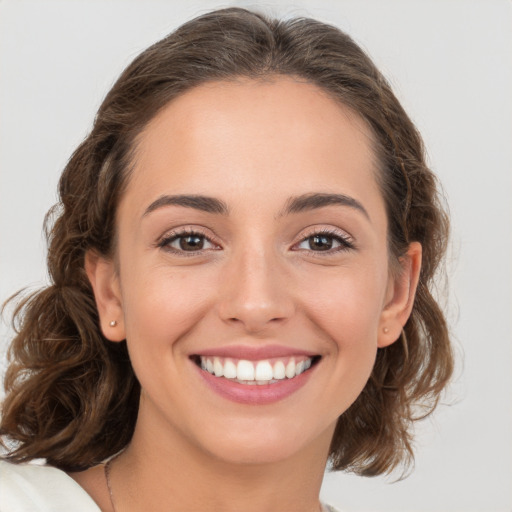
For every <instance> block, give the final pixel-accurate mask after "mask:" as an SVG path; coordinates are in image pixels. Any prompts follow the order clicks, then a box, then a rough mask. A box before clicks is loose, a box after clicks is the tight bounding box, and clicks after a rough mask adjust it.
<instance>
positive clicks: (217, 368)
mask: <svg viewBox="0 0 512 512" xmlns="http://www.w3.org/2000/svg"><path fill="white" fill-rule="evenodd" d="M213 373H215V377H222V376H223V375H224V367H223V366H222V363H221V362H220V359H219V358H218V357H214V358H213Z"/></svg>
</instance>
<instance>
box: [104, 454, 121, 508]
mask: <svg viewBox="0 0 512 512" xmlns="http://www.w3.org/2000/svg"><path fill="white" fill-rule="evenodd" d="M118 456H119V454H117V455H115V456H114V457H112V458H111V459H109V460H108V461H107V462H106V463H105V465H104V467H103V469H104V472H105V482H106V483H107V489H108V495H109V497H110V504H111V505H112V510H113V511H114V512H117V510H116V506H115V504H114V493H113V492H112V484H111V483H110V466H111V464H112V462H114V460H115V459H117V457H118Z"/></svg>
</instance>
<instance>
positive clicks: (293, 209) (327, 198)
mask: <svg viewBox="0 0 512 512" xmlns="http://www.w3.org/2000/svg"><path fill="white" fill-rule="evenodd" d="M331 205H340V206H348V207H349V208H354V209H355V210H359V211H360V212H361V213H363V215H364V216H365V217H366V218H367V219H368V220H370V215H368V212H367V211H366V209H365V207H364V206H363V205H362V204H361V203H360V202H359V201H358V200H357V199H354V198H353V197H350V196H346V195H344V194H324V193H312V194H303V195H301V196H297V197H291V198H290V199H289V200H288V201H287V205H286V207H285V209H284V211H283V212H282V213H281V214H280V216H283V215H288V214H290V213H299V212H304V211H308V210H315V209H317V208H323V207H325V206H331Z"/></svg>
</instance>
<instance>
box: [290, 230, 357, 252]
mask: <svg viewBox="0 0 512 512" xmlns="http://www.w3.org/2000/svg"><path fill="white" fill-rule="evenodd" d="M353 248H354V244H353V243H352V240H351V239H350V238H349V237H348V236H347V235H345V234H341V233H338V232H336V233H332V234H331V233H329V232H325V233H323V232H320V233H314V234H313V235H310V236H308V237H306V238H304V239H302V241H301V242H300V243H298V244H297V245H296V246H295V250H302V251H304V250H305V251H313V252H326V253H335V252H338V251H344V250H348V249H353Z"/></svg>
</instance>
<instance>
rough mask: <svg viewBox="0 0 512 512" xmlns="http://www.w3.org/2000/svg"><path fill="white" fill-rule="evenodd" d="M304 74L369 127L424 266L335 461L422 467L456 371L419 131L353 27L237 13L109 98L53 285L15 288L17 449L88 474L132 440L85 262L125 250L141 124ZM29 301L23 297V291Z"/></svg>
mask: <svg viewBox="0 0 512 512" xmlns="http://www.w3.org/2000/svg"><path fill="white" fill-rule="evenodd" d="M276 75H287V76H292V77H295V78H298V79H301V80H305V81H307V82H310V83H313V84H315V85H317V86H318V87H320V88H321V89H322V90H324V91H326V92H328V93H329V94H330V95H331V97H332V98H334V99H335V100H336V101H338V102H340V103H341V104H343V105H345V106H347V107H348V108H350V109H352V110H353V111H354V112H356V113H357V114H358V115H359V116H360V117H361V118H362V119H364V120H365V121H366V123H367V124H368V126H369V127H370V128H371V131H372V132H373V136H374V146H375V149H374V150H375V154H376V157H377V160H378V162H379V173H378V180H379V184H380V187H381V191H382V195H383V197H384V200H385V203H386V207H387V215H388V220H389V233H388V240H389V251H390V255H391V259H392V260H393V261H394V262H395V263H396V262H397V261H398V258H399V257H400V256H401V255H403V254H404V253H405V251H406V249H407V247H408V245H409V243H410V242H412V241H417V242H420V243H421V245H422V247H423V264H422V269H421V275H420V280H419V286H418V290H417V295H416V299H415V302H414V307H413V311H412V314H411V316H410V318H409V320H408V322H407V324H406V325H405V328H404V331H403V334H402V342H397V343H394V344H392V345H390V346H388V347H386V348H383V349H379V350H378V353H377V358H376V363H375V367H374V369H373V373H372V374H371V377H370V380H369V381H368V383H367V385H366V387H365V388H364V390H363V392H362V394H361V395H360V396H359V398H358V399H357V400H356V402H355V403H354V404H353V405H352V406H351V407H350V408H349V409H348V410H347V411H346V412H345V413H344V414H343V415H342V416H341V417H340V418H339V420H338V423H337V427H336V430H335V434H334V437H333V440H332V445H331V449H330V463H331V467H332V469H336V470H341V469H345V470H349V471H353V472H356V473H358V474H362V475H377V474H380V473H385V472H390V471H391V470H393V469H394V468H395V467H397V466H399V465H400V464H401V463H404V464H407V463H408V462H410V461H411V460H412V455H413V451H412V447H411V434H410V430H411V426H412V423H413V421H414V420H416V419H418V417H422V416H425V415H427V414H428V413H430V412H431V411H432V410H433V409H434V407H435V406H436V404H437V402H438V400H439V396H440V393H441V391H442V390H443V388H444V387H445V385H446V383H447V382H448V380H449V378H450V375H451V373H452V367H453V358H452V351H451V347H450V340H449V335H448V329H447V325H446V321H445V317H444V315H443V312H442V311H441V309H440V307H439V306H438V304H437V303H436V301H435V300H434V298H433V297H432V295H431V290H432V287H433V285H434V281H433V278H434V276H435V274H436V270H437V269H438V267H439V264H440V262H441V261H442V258H443V255H444V253H445V249H446V244H447V237H448V220H447V215H446V213H445V210H444V209H443V206H442V202H441V201H440V195H439V190H438V185H437V183H436V178H435V176H434V175H433V173H432V172H431V171H430V170H429V168H428V166H427V164H426V162H425V153H424V148H423V144H422V140H421V137H420V135H419V133H418V131H417V130H416V128H415V126H414V125H413V123H412V122H411V120H410V119H409V117H408V116H407V114H406V113H405V112H404V110H403V108H402V107H401V105H400V103H399V102H398V100H397V99H396V97H395V96H394V94H393V92H392V91H391V88H390V86H389V84H388V83H387V82H386V80H385V79H384V77H383V76H382V75H381V74H380V72H379V71H378V70H377V69H376V67H375V65H374V64H373V63H372V61H371V60H370V58H369V57H368V56H367V55H366V54H365V53H364V52H363V50H362V49H361V48H360V47H359V46H358V45H357V44H356V43H355V42H354V41H353V40H352V39H351V38H350V37H349V36H348V35H346V34H345V33H343V32H342V31H340V30H339V29H337V28H335V27H333V26H330V25H327V24H324V23H321V22H319V21H316V20H312V19H306V18H296V19H291V20H286V21H280V20H276V19H270V18H267V17H265V16H263V15H260V14H257V13H254V12H251V11H248V10H245V9H239V8H230V9H223V10H218V11H214V12H211V13H209V14H206V15H203V16H200V17H198V18H196V19H193V20H192V21H190V22H188V23H186V24H184V25H182V26H181V27H180V28H178V29H177V30H176V31H175V32H173V33H171V34H170V35H169V36H167V37H166V38H164V39H162V40H161V41H159V42H157V43H156V44H154V45H153V46H151V47H150V48H148V49H147V50H145V51H144V52H143V53H141V54H140V55H139V56H138V57H137V58H136V59H135V60H134V61H133V62H132V64H130V65H129V66H128V68H127V69H126V70H125V71H124V72H123V73H122V75H121V77H120V78H119V79H118V81H117V82H116V83H115V85H114V86H113V87H112V89H111V90H110V92H109V93H108V94H107V96H106V98H105V100H104V101H103V103H102V105H101V107H100V109H99V111H98V113H97V116H96V118H95V121H94V125H93V128H92V131H91V132H90V134H89V135H88V137H87V138H86V139H85V140H84V141H83V142H82V143H81V144H80V146H79V147H78V148H77V150H76V151H75V152H74V153H73V155H72V157H71V159H70V160H69V162H68V164H67V165H66V167H65V169H64V171H63V174H62V176H61V179H60V183H59V192H60V202H59V203H58V204H57V205H56V206H54V207H53V209H52V210H50V212H49V213H48V215H47V217H46V220H45V225H46V234H47V238H48V243H49V249H48V268H49V273H50V277H51V283H52V284H51V285H50V286H48V287H46V288H44V289H42V290H40V291H37V292H35V293H33V294H31V295H29V296H19V295H18V296H17V298H16V300H15V302H16V308H15V311H14V317H13V325H14V328H15V332H16V336H15V337H14V339H13V341H12V345H11V347H10V351H9V357H10V365H9V367H8V370H7V373H6V376H5V388H6V398H5V401H4V404H3V411H2V413H3V414H2V420H1V424H0V434H1V436H2V438H3V444H4V446H6V447H8V452H7V454H6V455H4V457H5V458H7V459H9V460H11V461H15V462H21V461H27V460H30V459H33V458H40V457H43V458H46V459H47V463H48V464H51V465H54V466H56V467H59V468H62V469H64V470H77V469H85V468H87V467H90V466H93V465H95V464H97V463H99V462H101V461H103V460H104V459H105V458H107V457H109V456H111V455H112V454H114V453H116V452H118V451H119V450H121V449H122V448H124V447H125V446H126V445H127V443H128V442H129V441H130V439H131V437H132V434H133V430H134V426H135V421H136V417H137V410H138V402H139V395H140V385H139V383H138V381H137V379H136V377H135V375H134V373H133V370H132V367H131V364H130V360H129V357H128V353H127V350H126V344H125V343H111V342H109V341H108V340H107V339H106V338H105V337H104V336H103V335H102V332H101V330H100V328H99V318H98V311H97V309H96V304H95V300H94V297H93V293H92V289H91V286H90V284H89V281H88V279H87V276H86V273H85V271H84V256H85V253H86V251H88V250H95V251H97V252H98V253H100V254H102V255H104V256H112V255H113V252H114V250H115V247H114V243H115V213H116V207H117V204H118V202H119V198H120V196H121V195H122V193H123V189H124V188H125V187H126V184H127V180H128V179H129V176H130V163H131V156H132V155H131V152H132V150H133V146H134V141H135V138H136V137H137V135H138V134H139V133H140V132H141V130H142V129H143V128H144V127H145V126H146V124H147V123H148V121H149V120H151V119H152V118H153V117H154V116H155V115H156V114H157V112H158V111H159V110H160V109H162V108H163V107H164V106H165V105H166V104H168V102H169V101H172V100H173V99H174V98H176V97H177V96H179V95H180V94H182V93H183V92H185V91H187V90H189V89H191V88H192V87H195V86H197V85H199V84H203V83H205V82H210V81H220V80H232V79H236V78H239V77H244V78H251V79H260V78H265V77H271V76H276ZM15 297H16V296H15Z"/></svg>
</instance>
